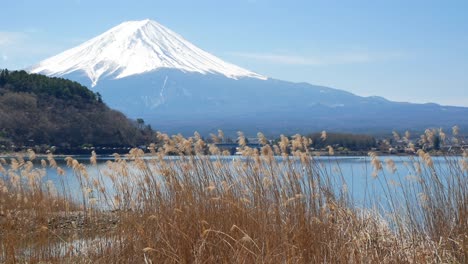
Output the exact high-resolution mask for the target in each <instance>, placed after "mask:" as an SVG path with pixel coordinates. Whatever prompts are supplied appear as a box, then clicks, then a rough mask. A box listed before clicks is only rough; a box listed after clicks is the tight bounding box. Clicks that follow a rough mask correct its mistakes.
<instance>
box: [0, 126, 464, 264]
mask: <svg viewBox="0 0 468 264" xmlns="http://www.w3.org/2000/svg"><path fill="white" fill-rule="evenodd" d="M457 132H458V131H457ZM322 135H323V136H324V137H326V133H325V132H323V133H322ZM406 136H407V137H409V135H406ZM222 137H223V134H222V132H221V131H220V133H219V135H218V136H216V135H212V138H213V139H214V141H216V140H221V139H222ZM428 138H430V135H428ZM239 139H240V140H239V142H240V143H241V147H242V153H243V156H242V157H238V158H236V160H235V161H231V159H232V157H226V156H223V155H222V153H223V152H222V151H220V150H219V149H217V147H216V146H215V145H210V144H207V143H205V142H204V141H203V140H202V138H201V137H200V135H198V134H195V136H194V137H192V138H188V139H187V138H183V137H182V136H173V137H169V136H167V135H164V134H158V140H159V142H160V143H159V144H158V145H157V146H156V145H152V146H151V147H150V152H151V153H149V154H147V155H146V156H145V155H144V153H143V151H141V150H138V149H133V150H131V151H130V153H129V154H128V155H126V156H125V157H120V156H119V155H115V158H114V160H113V161H108V162H107V164H106V166H105V168H102V167H99V173H97V174H92V173H90V170H95V169H96V168H97V167H96V166H97V165H96V157H95V154H94V153H93V155H92V157H91V161H90V162H91V164H92V165H91V166H90V167H86V166H84V165H83V164H81V163H80V162H78V161H77V160H74V159H72V158H67V159H66V162H67V165H68V166H69V167H71V168H73V172H74V174H73V175H64V176H62V178H60V179H61V180H60V181H59V184H57V185H58V186H52V184H50V183H47V181H46V180H45V179H46V178H45V177H47V176H46V175H45V169H43V168H42V169H41V168H37V169H34V167H33V165H32V162H33V161H34V159H35V158H36V157H35V155H34V153H32V152H30V153H29V156H30V157H29V158H28V159H27V161H26V160H25V159H24V158H23V157H21V156H18V157H16V158H14V159H11V160H9V161H8V162H7V161H3V162H2V163H1V164H2V166H1V167H0V176H1V178H0V227H1V229H0V262H5V263H25V262H27V263H38V262H42V263H44V262H46V263H64V262H67V263H133V262H135V263H441V262H443V263H466V262H467V261H468V234H467V230H468V209H467V208H468V182H467V178H468V177H467V175H468V169H467V166H466V162H467V159H466V156H465V157H463V158H462V159H461V160H462V162H459V161H460V158H450V157H446V159H447V161H448V166H447V168H446V169H445V170H444V171H443V172H440V171H439V170H438V169H437V168H438V166H439V164H437V163H435V162H434V161H433V160H432V158H431V157H430V156H429V155H428V154H427V153H425V152H419V156H417V157H414V162H413V163H412V164H406V167H407V169H408V171H410V172H413V173H412V174H413V175H411V176H409V177H393V174H395V173H398V171H396V169H395V163H394V161H392V160H386V161H385V162H386V165H387V170H388V172H385V170H384V166H382V164H381V161H380V159H379V157H377V155H375V154H371V162H372V165H373V168H374V174H373V175H374V176H375V177H376V179H377V181H379V183H380V184H381V186H382V190H383V193H384V196H385V198H386V201H387V203H388V207H386V208H387V209H388V210H386V211H382V210H381V209H376V208H378V203H377V201H376V202H375V203H373V202H370V203H369V206H368V207H367V208H371V209H360V208H358V207H356V206H355V204H354V203H353V201H352V199H350V194H349V193H348V191H347V190H346V185H345V182H344V180H343V178H344V177H343V175H341V173H340V170H337V171H336V172H330V171H328V170H326V169H324V168H323V166H322V164H321V162H320V160H319V159H316V158H315V157H313V156H312V155H311V154H310V153H308V145H309V144H310V141H309V140H308V139H306V138H304V137H301V136H300V135H296V136H294V137H293V138H292V139H288V138H286V137H282V138H281V141H280V142H279V144H278V146H270V145H268V144H267V143H268V141H267V140H266V139H265V138H264V136H263V135H262V134H259V139H260V142H262V143H263V144H264V145H263V147H262V149H261V150H260V151H259V150H255V149H250V148H248V147H247V146H246V145H245V138H244V135H243V134H242V133H240V134H239ZM429 140H430V139H429ZM332 151H333V149H330V152H332ZM168 154H177V155H178V157H177V158H171V157H168V156H167V155H168ZM208 154H212V155H213V156H209V155H208ZM275 154H276V155H277V156H275ZM148 156H150V158H148ZM0 162H1V161H0ZM463 162H465V163H463ZM41 163H42V164H43V165H44V166H52V167H54V168H56V169H57V170H58V172H59V173H63V170H62V169H60V168H58V167H57V162H55V160H54V158H53V157H52V156H51V155H49V156H48V157H47V161H46V160H43V161H42V162H41ZM338 165H339V164H338ZM69 177H75V178H76V179H77V181H78V183H79V188H81V190H82V192H80V193H81V195H80V197H72V196H73V195H72V192H71V191H70V188H71V186H70V184H69V182H70V181H69ZM392 179H394V180H393V182H392ZM395 181H396V182H395ZM394 185H398V186H400V187H401V188H398V189H399V191H396V188H394ZM57 190H58V191H57ZM59 194H60V195H59ZM369 196H370V197H369V198H370V199H372V198H373V197H372V195H369ZM372 208H373V209H372Z"/></svg>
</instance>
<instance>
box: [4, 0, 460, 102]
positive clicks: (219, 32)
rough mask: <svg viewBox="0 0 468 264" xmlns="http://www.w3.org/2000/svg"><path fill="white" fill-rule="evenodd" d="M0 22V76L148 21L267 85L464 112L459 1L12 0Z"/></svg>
mask: <svg viewBox="0 0 468 264" xmlns="http://www.w3.org/2000/svg"><path fill="white" fill-rule="evenodd" d="M0 14H1V15H0V68H5V67H6V68H9V69H19V68H24V67H27V66H30V65H32V64H35V63H37V62H39V61H40V60H42V59H45V58H47V57H49V56H52V55H55V54H57V53H59V52H61V51H63V50H66V49H68V48H71V47H73V46H75V45H78V44H80V43H82V42H83V41H85V40H87V39H89V38H92V37H94V36H96V35H99V34H100V33H102V32H104V31H106V30H107V29H109V28H111V27H113V26H116V25H117V24H119V23H121V22H124V21H127V20H140V19H146V18H150V19H153V20H156V21H158V22H159V23H161V24H163V25H165V26H166V27H168V28H170V29H172V30H174V31H175V32H178V33H179V34H181V35H182V36H184V37H185V38H186V39H188V40H189V41H191V42H193V43H194V44H196V45H197V46H199V47H200V48H202V49H204V50H206V51H208V52H210V53H212V54H214V55H216V56H218V57H220V58H222V59H224V60H226V61H228V62H231V63H234V64H237V65H239V66H242V67H244V68H247V69H250V70H253V71H256V72H258V73H261V74H263V75H267V76H270V77H273V78H277V79H283V80H288V81H295V82H303V81H305V82H309V83H312V84H320V85H326V86H330V87H334V88H339V89H343V90H347V91H350V92H353V93H355V94H358V95H363V96H369V95H379V96H384V97H386V98H388V99H392V100H397V101H410V102H436V103H441V104H450V105H462V106H468V1H466V0H464V1H428V0H427V1H375V0H373V1H357V0H356V1H326V0H324V1H312V0H303V1H295V0H289V1H284V0H236V1H227V0H226V1H223V0H198V1H192V0H190V1H189V0H186V1H181V0H171V1H167V0H165V1H158V0H144V1H137V0H135V1H119V0H114V1H104V0H99V1H98V0H55V1H52V0H42V1H35V0H29V1H27V0H14V1H3V2H2V3H1V4H0Z"/></svg>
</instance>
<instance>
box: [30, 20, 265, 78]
mask: <svg viewBox="0 0 468 264" xmlns="http://www.w3.org/2000/svg"><path fill="white" fill-rule="evenodd" d="M162 68H167V69H177V70H181V71H184V72H197V73H201V74H207V73H215V74H221V75H224V76H226V77H228V78H232V79H237V78H242V77H250V78H258V79H263V80H265V79H266V77H264V76H261V75H259V74H256V73H254V72H251V71H248V70H246V69H243V68H241V67H238V66H236V65H233V64H230V63H227V62H224V61H223V60H221V59H219V58H217V57H215V56H213V55H211V54H209V53H208V52H205V51H203V50H202V49H200V48H198V47H196V46H195V45H193V44H192V43H190V42H188V41H187V40H185V39H184V38H183V37H182V36H180V35H178V34H177V33H175V32H173V31H171V30H170V29H168V28H166V27H164V26H162V25H160V24H159V23H157V22H155V21H152V20H148V19H147V20H141V21H128V22H124V23H122V24H120V25H118V26H116V27H114V28H112V29H110V30H108V31H107V32H105V33H103V34H101V35H99V36H97V37H95V38H93V39H91V40H89V41H87V42H85V43H83V44H81V45H79V46H77V47H75V48H72V49H70V50H67V51H65V52H62V53H60V54H58V55H56V56H54V57H51V58H49V59H46V60H44V61H41V62H40V63H39V64H38V65H35V66H33V67H32V68H31V69H30V72H32V73H43V74H46V75H50V76H63V75H66V74H70V73H73V72H77V71H82V72H84V73H85V74H86V76H87V77H88V78H89V79H90V80H91V82H92V86H95V85H96V84H97V83H98V81H99V79H100V78H101V77H104V76H113V77H114V78H116V79H120V78H124V77H128V76H131V75H137V74H142V73H146V72H150V71H154V70H157V69H162Z"/></svg>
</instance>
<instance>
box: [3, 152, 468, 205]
mask: <svg viewBox="0 0 468 264" xmlns="http://www.w3.org/2000/svg"><path fill="white" fill-rule="evenodd" d="M5 158H6V159H7V160H8V157H5ZM73 158H75V159H77V160H78V161H79V162H80V163H83V164H85V165H86V166H87V170H88V173H89V176H90V177H98V176H99V175H101V176H102V175H103V172H104V171H105V170H106V168H107V165H106V162H108V161H109V160H113V159H114V158H113V157H98V165H97V166H92V165H90V161H89V158H90V157H89V156H75V157H73ZM145 159H148V160H151V159H152V158H151V157H147V158H145ZM179 159H180V158H179V157H166V158H165V160H166V161H167V162H177V161H178V160H179ZM210 159H211V160H213V161H215V160H217V159H221V161H222V162H226V163H233V162H235V161H236V162H245V158H243V157H241V156H223V157H210ZM277 159H278V160H282V158H281V157H277ZM379 159H380V161H381V162H382V166H383V169H382V170H381V171H379V172H378V174H377V177H375V176H376V175H373V173H374V168H373V167H372V165H371V159H370V157H368V156H357V157H316V158H314V160H315V161H316V164H317V169H318V170H320V172H321V174H322V175H327V176H329V178H330V179H331V180H332V181H333V183H335V184H334V186H335V187H336V188H338V189H337V190H339V191H341V190H345V191H346V192H348V193H349V194H350V196H351V198H352V199H353V201H354V203H355V204H356V205H358V206H366V204H368V203H370V202H371V201H370V199H372V202H376V199H377V203H382V206H383V207H385V203H386V202H387V201H386V196H387V195H388V191H389V190H390V191H394V192H395V193H398V192H400V191H399V190H400V189H401V188H402V186H404V185H406V184H409V183H410V180H411V179H414V178H415V176H417V175H418V168H417V167H418V166H415V162H418V161H419V162H420V164H421V170H422V173H423V174H424V173H426V175H430V173H433V172H432V171H431V170H430V169H429V168H428V167H426V166H423V163H424V162H422V161H421V160H420V159H419V158H418V157H410V156H381V157H379ZM389 159H391V160H392V161H393V162H394V168H395V169H396V170H395V171H392V169H391V168H390V167H387V166H386V160H389ZM432 159H433V162H434V168H435V171H434V172H436V173H437V174H439V175H443V176H449V175H451V174H453V173H457V172H456V171H454V170H453V166H451V165H450V164H452V165H453V164H455V163H457V162H459V161H460V160H461V159H462V158H461V157H433V158H432ZM39 160H40V159H38V160H36V161H35V162H34V165H35V166H36V167H37V168H41V166H40V161H39ZM56 161H57V163H58V166H60V167H61V168H62V169H63V170H64V171H65V176H60V175H58V174H57V170H56V169H54V168H49V167H47V168H46V171H47V174H46V176H45V177H44V178H43V180H44V182H47V181H51V182H53V183H54V184H55V186H57V190H58V191H59V192H60V190H61V189H60V188H59V186H61V180H65V181H66V183H67V186H68V190H67V192H70V193H72V195H73V196H74V197H80V196H81V187H80V184H79V182H78V180H77V178H76V177H75V176H74V172H73V170H72V169H71V168H68V167H67V166H66V163H65V161H64V158H63V157H62V158H58V157H56ZM129 164H131V162H129ZM294 164H295V165H296V166H297V168H295V169H296V170H297V171H301V169H302V168H301V167H300V166H302V165H301V164H300V162H299V161H297V162H294ZM465 174H466V173H465ZM2 177H3V178H6V177H8V176H7V175H5V174H2V173H1V172H0V178H2ZM103 178H105V177H103ZM107 184H108V185H109V187H110V186H111V183H110V181H108V182H107ZM388 186H391V188H390V189H388ZM109 189H111V188H109ZM414 191H417V190H414Z"/></svg>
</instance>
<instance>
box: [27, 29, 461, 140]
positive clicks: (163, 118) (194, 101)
mask: <svg viewBox="0 0 468 264" xmlns="http://www.w3.org/2000/svg"><path fill="white" fill-rule="evenodd" d="M30 70H31V71H32V72H40V73H45V74H48V75H51V76H61V77H65V78H69V79H72V80H75V81H78V82H80V83H82V84H84V85H89V86H92V87H93V90H94V91H97V92H99V93H100V94H102V95H103V98H104V100H105V102H106V103H108V104H109V106H111V107H113V108H115V109H118V110H120V111H122V112H124V113H125V114H127V115H129V116H130V117H132V118H143V119H144V120H145V121H146V122H147V123H150V124H151V125H152V126H153V127H155V128H156V129H158V130H162V131H165V132H169V133H179V132H182V133H185V134H188V133H192V132H193V131H195V130H197V131H199V132H201V133H204V134H206V133H208V132H215V131H216V130H217V129H219V128H222V129H223V130H225V131H226V132H227V133H229V132H231V134H234V132H235V131H237V130H243V131H245V132H247V133H256V132H257V131H259V130H260V131H263V132H265V133H266V134H270V135H278V134H280V133H308V132H310V131H314V130H322V129H327V130H335V131H346V132H369V133H371V132H382V131H385V132H388V131H391V130H393V129H425V128H427V127H451V126H453V125H455V124H458V125H459V126H461V127H467V128H468V118H467V116H468V108H463V107H449V106H439V105H436V104H410V103H398V102H391V101H388V100H386V99H384V98H381V97H360V96H356V95H354V94H352V93H348V92H345V91H342V90H337V89H332V88H327V87H322V86H315V85H311V84H307V83H291V82H286V81H281V80H275V79H271V78H266V77H263V76H261V75H258V74H256V73H253V72H250V71H248V70H245V69H242V68H241V67H238V66H235V65H232V64H229V63H226V62H223V61H222V60H221V59H219V58H216V57H214V56H213V55H210V54H208V53H207V52H205V51H203V50H201V49H199V48H197V47H195V46H194V45H193V44H190V43H189V42H188V41H186V40H185V39H183V38H182V37H181V36H179V35H177V34H176V33H174V32H172V31H170V30H169V29H167V28H165V27H163V26H161V25H159V24H158V23H156V22H154V21H149V20H143V21H130V22H125V23H122V24H120V25H119V26H117V27H115V28H113V29H110V30H109V31H107V32H105V33H103V34H102V35H100V36H97V37H95V38H93V39H91V40H90V41H87V42H85V43H84V44H82V45H80V46H78V47H76V48H73V49H70V50H68V51H65V52H63V53H61V54H59V55H57V56H54V57H52V58H50V59H47V60H44V61H42V62H40V63H39V64H38V65H36V66H34V67H32V68H31V69H30Z"/></svg>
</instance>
